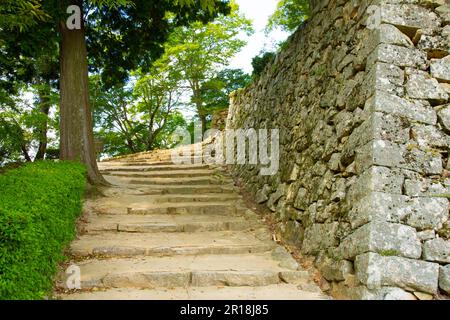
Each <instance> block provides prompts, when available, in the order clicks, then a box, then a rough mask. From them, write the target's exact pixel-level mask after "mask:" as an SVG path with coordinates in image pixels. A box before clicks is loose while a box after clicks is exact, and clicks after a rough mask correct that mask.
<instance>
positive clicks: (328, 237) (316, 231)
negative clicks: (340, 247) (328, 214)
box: [302, 222, 339, 254]
mask: <svg viewBox="0 0 450 320" xmlns="http://www.w3.org/2000/svg"><path fill="white" fill-rule="evenodd" d="M338 228H339V223H338V222H333V223H325V224H314V225H312V226H310V227H309V228H307V229H306V231H305V239H304V241H303V246H302V252H304V253H305V254H316V253H318V252H319V251H321V250H324V249H327V248H331V247H335V246H336V245H337V238H336V233H337V230H338Z"/></svg>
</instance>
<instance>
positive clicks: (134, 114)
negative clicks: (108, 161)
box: [91, 60, 185, 156]
mask: <svg viewBox="0 0 450 320" xmlns="http://www.w3.org/2000/svg"><path fill="white" fill-rule="evenodd" d="M134 76H135V77H136V81H135V82H134V83H133V84H132V85H129V86H127V87H125V86H116V87H114V88H112V89H108V90H105V89H104V88H103V87H102V84H101V80H100V78H99V77H95V76H94V77H91V97H92V102H91V103H92V106H93V108H94V119H95V123H96V128H97V130H96V136H97V137H98V138H100V139H101V140H103V141H104V143H105V149H104V152H105V153H106V154H108V155H109V156H116V155H121V154H128V153H136V152H141V151H148V150H154V149H156V148H169V147H171V146H172V144H171V143H170V142H169V141H168V140H167V137H168V136H170V135H171V134H172V133H173V132H174V131H175V129H176V127H177V126H184V125H185V121H184V119H183V117H182V115H181V114H180V113H179V112H178V111H177V107H178V105H179V100H180V97H181V95H182V90H180V88H179V85H180V75H179V73H177V72H176V70H174V69H173V68H170V67H169V66H168V65H167V64H166V63H165V62H164V61H162V60H160V61H158V62H157V63H155V64H154V65H153V67H152V68H151V70H150V72H149V73H144V72H142V70H141V71H139V72H136V73H134Z"/></svg>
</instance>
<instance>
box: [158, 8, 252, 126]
mask: <svg viewBox="0 0 450 320" xmlns="http://www.w3.org/2000/svg"><path fill="white" fill-rule="evenodd" d="M231 6H232V8H231V13H230V14H229V15H227V16H225V15H221V16H219V17H218V18H217V19H216V20H215V21H214V22H210V23H208V24H206V25H205V24H202V23H199V22H194V23H192V24H191V25H190V26H189V27H180V28H178V29H176V31H175V32H174V33H173V34H172V35H171V37H170V38H169V41H168V44H167V46H166V56H167V57H168V58H167V59H168V60H170V61H171V63H172V64H173V65H175V66H176V67H178V68H179V70H180V71H181V73H182V75H183V78H184V79H185V80H186V81H187V85H188V87H189V89H190V91H191V94H192V103H193V104H194V105H195V107H196V110H197V113H198V116H199V118H200V121H201V123H202V130H203V132H205V131H206V129H207V117H208V110H207V108H206V107H205V101H204V97H203V95H202V86H203V84H204V83H205V82H207V81H209V80H211V79H213V78H215V77H216V75H217V70H220V69H221V68H223V67H224V66H226V65H227V64H228V63H229V62H230V60H231V58H232V57H233V56H235V54H236V53H237V52H239V51H240V50H241V49H242V48H243V47H244V46H245V44H246V42H245V41H244V40H242V39H241V37H240V35H241V34H242V33H246V34H247V35H250V34H251V33H252V32H253V28H252V23H251V21H250V20H248V19H247V18H245V17H244V16H243V15H242V14H240V13H239V7H238V5H237V4H236V3H235V2H232V4H231Z"/></svg>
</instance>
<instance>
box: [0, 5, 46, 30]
mask: <svg viewBox="0 0 450 320" xmlns="http://www.w3.org/2000/svg"><path fill="white" fill-rule="evenodd" d="M40 2H41V1H40V0H2V3H1V5H0V28H1V29H5V28H6V29H19V30H20V31H23V30H27V29H29V28H30V27H32V26H34V25H36V24H37V23H38V22H39V21H45V20H46V19H48V18H49V16H48V15H47V14H46V13H45V12H44V11H43V10H42V7H41V3H40Z"/></svg>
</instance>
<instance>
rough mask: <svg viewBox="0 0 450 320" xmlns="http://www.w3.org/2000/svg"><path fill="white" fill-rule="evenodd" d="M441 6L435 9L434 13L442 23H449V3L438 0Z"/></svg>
mask: <svg viewBox="0 0 450 320" xmlns="http://www.w3.org/2000/svg"><path fill="white" fill-rule="evenodd" d="M440 2H441V3H440V4H441V6H439V7H437V8H436V9H435V11H436V13H437V14H438V15H439V16H440V17H441V19H442V22H443V23H444V24H450V5H449V4H448V2H447V3H446V2H445V0H440Z"/></svg>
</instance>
